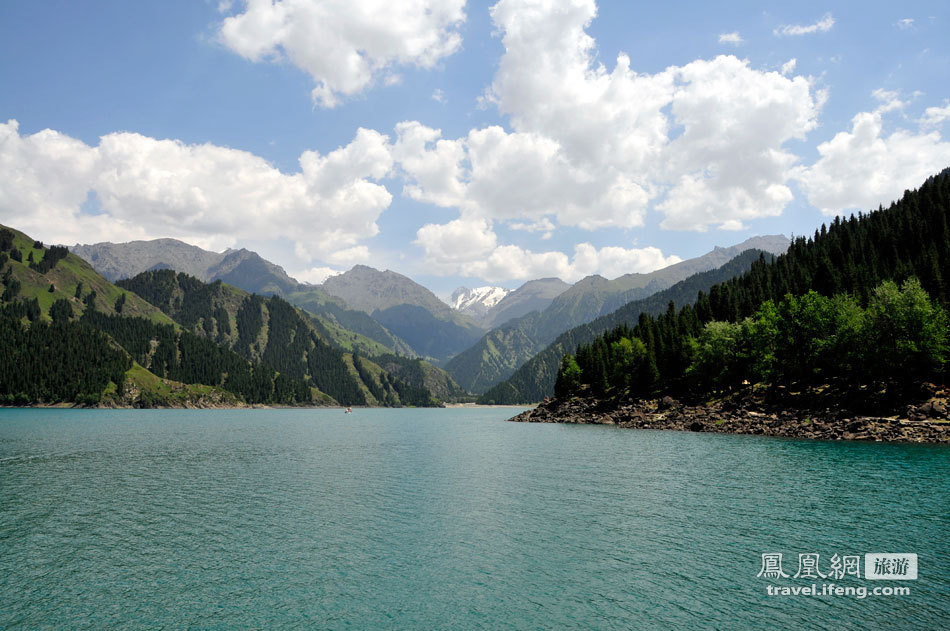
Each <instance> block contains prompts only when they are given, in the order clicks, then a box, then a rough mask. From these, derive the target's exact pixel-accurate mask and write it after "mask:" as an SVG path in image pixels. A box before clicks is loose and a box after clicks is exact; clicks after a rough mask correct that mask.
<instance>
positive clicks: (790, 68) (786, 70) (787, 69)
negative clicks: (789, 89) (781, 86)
mask: <svg viewBox="0 0 950 631" xmlns="http://www.w3.org/2000/svg"><path fill="white" fill-rule="evenodd" d="M797 65H798V60H797V59H795V58H794V57H793V58H791V59H789V60H788V61H786V62H785V63H784V64H782V74H783V75H790V74H792V73H793V72H795V66H797Z"/></svg>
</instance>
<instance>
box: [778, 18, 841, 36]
mask: <svg viewBox="0 0 950 631" xmlns="http://www.w3.org/2000/svg"><path fill="white" fill-rule="evenodd" d="M834 25H835V19H834V17H832V15H831V14H830V13H826V14H824V15H823V16H822V18H821V19H820V20H818V21H817V22H815V23H814V24H808V25H800V24H786V25H784V26H779V27H777V28H776V29H775V30H773V31H772V32H773V33H774V34H775V35H809V34H811V33H827V32H828V31H830V30H831V27H833V26H834Z"/></svg>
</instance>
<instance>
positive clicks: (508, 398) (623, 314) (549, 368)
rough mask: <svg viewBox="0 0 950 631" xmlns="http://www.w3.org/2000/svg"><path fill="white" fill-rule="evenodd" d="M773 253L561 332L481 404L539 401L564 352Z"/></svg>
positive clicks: (746, 257) (753, 255)
mask: <svg viewBox="0 0 950 631" xmlns="http://www.w3.org/2000/svg"><path fill="white" fill-rule="evenodd" d="M772 258H773V255H771V254H767V253H765V252H761V251H759V250H748V251H746V252H743V253H742V254H740V255H739V256H737V257H735V258H734V259H732V260H731V261H729V262H728V263H726V264H725V265H723V266H722V267H719V268H717V269H714V270H710V271H708V272H701V273H699V274H694V275H693V276H690V277H689V278H687V279H686V280H683V281H680V282H679V283H676V284H675V285H673V286H672V287H670V288H669V289H665V290H663V291H661V292H658V293H656V294H653V295H652V296H650V297H648V298H644V299H642V300H635V301H633V302H631V303H628V304H627V305H625V306H623V307H621V308H620V309H617V310H616V311H614V312H613V313H610V314H607V315H605V316H601V317H600V318H597V319H596V320H594V321H593V322H589V323H587V324H582V325H581V326H578V327H575V328H573V329H571V330H569V331H567V332H565V333H562V334H561V335H559V336H558V337H557V339H555V340H554V341H553V342H552V343H551V344H549V345H548V346H547V347H545V348H544V349H543V350H542V351H540V352H539V353H537V354H536V355H534V356H533V357H532V358H531V359H530V360H528V361H527V362H525V363H524V364H523V365H522V366H521V367H520V368H518V370H516V371H515V372H514V374H512V375H511V377H509V378H508V379H507V380H506V381H503V382H502V383H499V384H498V385H496V386H494V387H493V388H491V389H489V390H488V391H487V392H485V394H483V395H482V396H481V397H479V402H480V403H487V404H491V403H497V404H515V403H531V402H534V401H540V400H541V399H543V398H544V397H547V396H551V395H552V394H554V382H555V379H556V378H557V373H558V367H559V366H560V363H561V358H562V357H563V356H564V354H565V353H568V352H572V351H573V350H574V349H575V348H576V347H577V345H578V344H586V343H589V342H590V341H592V340H593V339H594V338H596V337H597V336H598V335H601V334H603V333H604V332H606V331H609V330H610V329H612V328H614V327H616V326H618V325H620V324H622V323H625V322H628V323H633V322H636V321H637V320H638V319H639V318H640V314H642V313H645V314H652V315H659V314H662V313H663V312H665V311H666V310H667V308H668V305H669V303H670V302H671V301H672V302H674V303H675V304H679V305H687V304H693V303H694V302H695V301H696V299H697V296H698V295H699V293H700V292H702V291H708V290H709V288H710V287H712V286H713V285H715V284H717V283H721V282H724V281H726V280H729V279H731V278H735V277H736V276H739V275H741V274H743V273H745V272H747V271H748V270H749V269H750V268H751V267H752V265H753V263H755V262H756V261H759V260H760V259H761V260H763V261H764V260H771V259H772Z"/></svg>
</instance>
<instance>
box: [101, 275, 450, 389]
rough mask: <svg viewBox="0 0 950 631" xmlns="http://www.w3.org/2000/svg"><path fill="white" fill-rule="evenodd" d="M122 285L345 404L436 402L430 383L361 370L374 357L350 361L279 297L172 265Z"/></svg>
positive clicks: (220, 341) (185, 323) (188, 325)
mask: <svg viewBox="0 0 950 631" xmlns="http://www.w3.org/2000/svg"><path fill="white" fill-rule="evenodd" d="M118 284H119V286H121V287H124V288H126V289H128V290H130V291H134V292H135V293H137V294H138V295H140V296H142V297H144V298H145V299H146V300H148V301H149V302H151V303H152V304H153V305H155V306H156V307H158V308H160V309H161V310H162V311H163V312H165V313H166V314H168V315H169V316H171V317H172V318H174V319H175V320H176V321H177V322H179V323H180V324H181V325H182V326H184V327H185V328H187V329H188V330H189V331H191V332H192V333H194V334H196V335H199V336H201V337H204V338H207V339H209V340H214V342H216V343H217V344H220V345H222V346H224V347H225V348H229V349H231V350H233V351H234V352H236V353H237V354H239V355H241V356H242V357H244V358H245V359H248V360H252V361H259V362H260V363H261V364H263V365H264V366H266V367H268V368H270V369H272V370H274V371H277V372H278V373H279V374H280V375H281V376H283V377H289V378H292V379H295V380H298V381H300V382H305V383H308V384H310V385H312V386H314V387H316V388H318V389H319V390H320V391H321V392H323V393H326V394H327V395H329V396H331V397H333V399H335V400H336V401H339V402H340V403H342V404H344V405H363V404H370V405H377V404H378V405H416V406H419V405H434V404H435V401H434V400H433V398H432V397H431V395H430V394H429V393H428V392H427V391H425V390H424V389H423V388H418V387H415V386H411V385H410V384H407V383H404V382H402V381H401V380H400V379H398V378H396V377H393V376H392V375H387V374H385V371H381V370H376V371H370V370H361V368H365V366H366V364H367V362H368V360H363V361H359V360H357V359H355V358H349V357H348V356H347V355H346V354H345V353H344V352H343V351H342V350H340V349H337V348H334V347H333V346H332V345H331V344H330V343H329V341H328V339H327V338H326V337H325V336H323V335H322V334H321V331H320V330H319V327H318V326H316V325H315V324H314V323H313V322H312V321H311V320H310V319H309V318H308V317H307V316H306V314H304V313H303V312H301V311H300V310H298V309H297V308H295V307H294V306H293V305H291V304H290V303H288V302H287V301H286V300H284V299H282V298H280V297H279V296H270V297H266V298H265V297H262V296H258V295H255V294H247V293H246V292H244V291H241V290H239V289H237V288H235V287H231V286H229V285H227V284H226V283H222V282H220V281H215V282H214V283H210V284H209V283H204V282H202V281H200V280H198V279H197V278H194V277H192V276H188V275H187V274H184V273H175V272H174V271H172V270H155V271H150V272H143V273H142V274H139V275H138V276H135V277H134V278H131V279H128V280H122V281H119V282H118ZM377 368H378V367H377Z"/></svg>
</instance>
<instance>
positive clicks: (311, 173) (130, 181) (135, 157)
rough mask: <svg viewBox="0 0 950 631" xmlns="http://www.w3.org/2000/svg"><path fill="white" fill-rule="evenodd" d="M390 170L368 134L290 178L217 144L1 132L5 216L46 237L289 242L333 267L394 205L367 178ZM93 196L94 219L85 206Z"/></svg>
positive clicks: (305, 160)
mask: <svg viewBox="0 0 950 631" xmlns="http://www.w3.org/2000/svg"><path fill="white" fill-rule="evenodd" d="M391 169H392V157H391V155H390V151H389V143H388V139H387V138H386V136H383V135H382V134H379V133H378V132H375V131H371V130H366V129H360V130H359V131H358V132H357V134H356V137H355V138H354V139H353V141H352V142H350V144H348V145H346V146H344V147H340V148H338V149H336V150H334V151H331V152H330V153H328V154H326V155H321V154H320V153H317V152H315V151H307V152H304V153H303V154H302V155H301V156H300V171H299V172H298V173H294V174H286V173H282V172H281V171H279V170H278V169H276V168H275V167H274V166H273V165H271V164H270V163H269V162H267V161H266V160H264V159H263V158H260V157H258V156H255V155H254V154H251V153H248V152H246V151H240V150H237V149H231V148H227V147H220V146H216V145H212V144H202V145H187V144H185V143H182V142H179V141H175V140H158V139H155V138H150V137H147V136H143V135H140V134H135V133H128V132H123V133H114V134H108V135H106V136H103V137H102V138H101V139H100V142H99V144H98V146H95V147H91V146H88V145H86V144H85V143H83V142H82V141H79V140H76V139H74V138H70V137H68V136H65V135H63V134H60V133H58V132H55V131H52V130H44V131H41V132H38V133H36V134H32V135H27V136H23V135H20V133H19V127H18V124H17V122H16V121H9V122H8V123H6V124H3V125H0V217H2V219H3V220H4V221H6V222H9V223H12V224H14V225H16V226H18V227H21V228H22V229H24V230H26V231H27V232H29V233H31V234H35V235H37V236H38V237H40V238H42V239H43V240H44V241H50V242H59V243H76V242H77V241H80V240H82V241H88V240H89V239H90V237H91V236H92V237H93V238H96V239H101V240H116V241H121V240H128V239H139V238H154V237H159V236H167V237H176V238H179V239H182V240H184V241H188V242H191V243H195V244H196V245H201V246H202V247H211V248H213V249H220V248H223V247H227V246H230V245H233V244H234V243H235V242H236V240H238V239H280V238H286V239H289V240H290V241H292V242H294V243H295V246H294V251H295V253H296V254H297V255H298V257H300V258H303V259H305V260H312V259H320V260H327V261H330V260H331V258H332V257H333V255H334V254H333V253H335V252H341V251H342V252H343V253H349V254H347V256H352V255H353V254H359V253H360V252H363V253H364V254H365V251H361V250H360V249H359V246H358V245H357V243H358V242H359V241H360V240H362V239H366V238H368V237H372V236H373V235H375V234H376V233H377V232H378V227H377V225H376V220H377V219H378V217H379V215H380V214H381V213H382V212H383V211H384V210H385V209H386V208H387V207H388V206H389V204H390V202H391V199H392V197H391V195H390V193H389V192H388V191H387V190H386V188H385V187H384V186H383V185H381V184H378V183H377V182H375V181H374V180H379V179H381V178H383V177H384V176H386V175H387V174H388V173H389V172H390V170H391ZM90 192H91V193H94V194H95V196H96V198H97V199H98V204H99V209H98V211H99V212H98V213H97V214H89V213H88V212H86V211H84V210H83V205H84V202H85V201H86V199H87V197H88V195H89V194H90ZM209 235H220V236H217V237H209ZM354 246H355V247H354ZM339 256H344V255H343V254H340V255H339Z"/></svg>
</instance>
